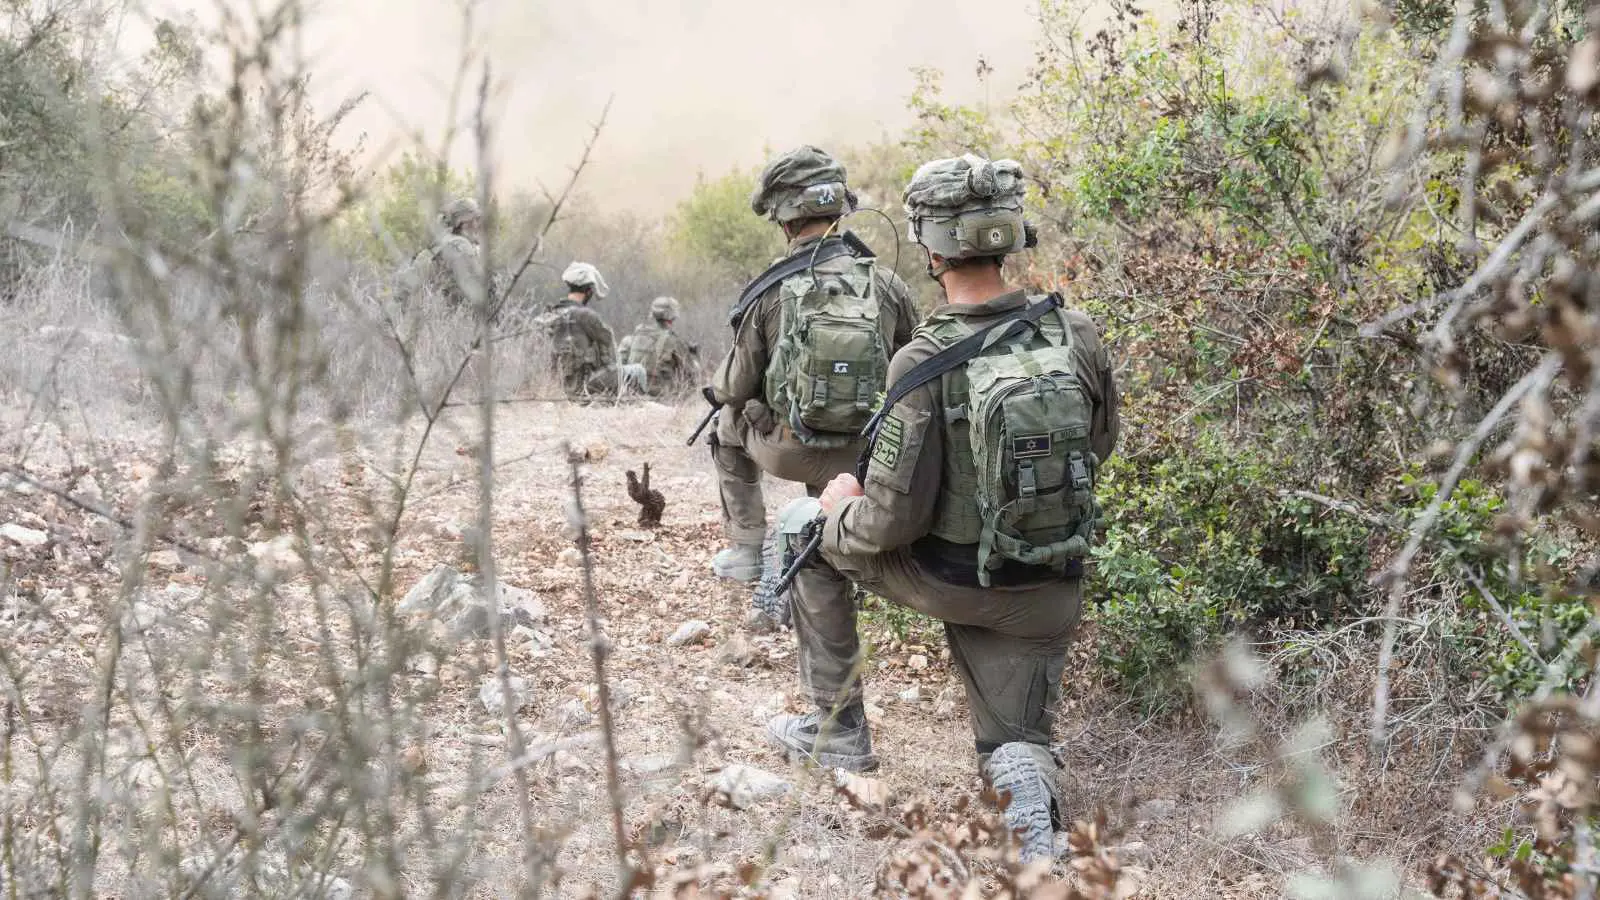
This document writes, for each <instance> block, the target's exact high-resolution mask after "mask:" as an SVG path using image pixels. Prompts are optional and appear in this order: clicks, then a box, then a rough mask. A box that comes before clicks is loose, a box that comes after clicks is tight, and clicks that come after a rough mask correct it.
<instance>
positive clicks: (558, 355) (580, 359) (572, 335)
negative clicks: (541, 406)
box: [545, 300, 599, 369]
mask: <svg viewBox="0 0 1600 900" xmlns="http://www.w3.org/2000/svg"><path fill="white" fill-rule="evenodd" d="M582 308H583V307H581V306H579V305H578V304H577V303H576V302H574V301H572V300H562V301H561V302H559V303H557V304H556V305H555V306H554V307H553V308H551V310H550V312H549V313H548V315H549V318H548V319H547V320H546V323H545V328H546V334H547V335H548V336H549V338H550V355H551V357H552V358H554V359H555V360H556V361H557V363H558V364H559V365H560V366H561V367H562V368H563V369H572V368H576V367H578V366H585V365H597V364H599V360H597V359H595V356H596V355H597V351H598V348H597V347H595V345H594V341H592V340H590V338H589V332H588V331H586V330H585V329H584V327H583V325H582V324H581V323H580V322H579V321H578V317H579V315H580V312H579V310H581V309H582Z"/></svg>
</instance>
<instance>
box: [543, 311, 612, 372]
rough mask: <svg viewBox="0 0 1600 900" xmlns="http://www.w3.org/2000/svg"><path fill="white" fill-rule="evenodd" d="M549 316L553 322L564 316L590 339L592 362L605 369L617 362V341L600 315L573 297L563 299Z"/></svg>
mask: <svg viewBox="0 0 1600 900" xmlns="http://www.w3.org/2000/svg"><path fill="white" fill-rule="evenodd" d="M548 315H549V316H551V318H552V320H554V319H556V318H559V317H562V316H567V317H570V318H571V319H572V322H573V324H574V325H575V326H576V327H577V329H578V331H579V332H581V333H582V334H583V335H584V337H587V338H588V339H589V354H590V359H589V361H590V362H593V363H594V364H596V365H598V366H601V367H604V366H609V365H612V364H613V363H615V362H616V361H617V343H616V340H617V339H616V337H615V336H614V335H613V334H612V333H611V328H610V327H609V326H608V325H606V323H605V320H603V319H601V318H600V314H599V313H597V312H595V311H594V310H592V309H590V308H589V307H588V306H587V305H585V304H582V303H579V302H577V301H576V300H573V299H572V298H571V297H563V298H561V300H560V301H558V302H557V303H556V305H555V306H552V307H550V312H549V313H548Z"/></svg>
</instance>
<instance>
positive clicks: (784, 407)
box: [765, 258, 889, 447]
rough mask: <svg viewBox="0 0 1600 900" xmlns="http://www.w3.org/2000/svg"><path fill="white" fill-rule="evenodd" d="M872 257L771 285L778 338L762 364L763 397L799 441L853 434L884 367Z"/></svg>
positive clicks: (868, 414) (821, 442) (838, 441)
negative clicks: (841, 268) (774, 289)
mask: <svg viewBox="0 0 1600 900" xmlns="http://www.w3.org/2000/svg"><path fill="white" fill-rule="evenodd" d="M873 267H874V262H873V260H871V259H870V258H867V259H862V258H857V259H855V260H854V261H853V262H852V264H851V265H850V268H849V269H847V270H846V271H844V272H819V271H817V270H816V269H815V268H812V269H810V270H807V271H801V272H799V273H798V274H794V275H791V276H789V277H788V278H785V279H784V280H783V281H782V282H781V283H780V285H779V288H778V311H779V316H780V319H779V326H778V342H777V346H776V347H775V348H774V349H773V353H772V357H771V361H770V362H769V363H768V366H767V371H766V378H765V382H766V397H765V400H766V403H767V406H768V407H770V408H771V409H772V411H773V414H774V415H776V416H779V417H781V418H782V420H783V421H784V422H786V423H787V424H788V425H789V427H790V429H791V430H793V431H794V433H795V436H796V437H797V438H799V440H800V441H801V443H804V444H808V445H812V446H820V447H842V446H845V445H848V444H850V443H853V442H854V441H856V440H859V438H860V434H861V430H862V428H863V426H865V425H866V423H867V422H868V421H869V420H870V419H871V418H872V410H873V406H874V404H875V403H876V401H877V397H878V394H879V393H880V392H882V390H883V388H884V381H885V380H886V379H887V377H888V371H889V348H888V346H887V344H886V341H885V340H884V336H883V328H882V323H881V321H880V319H881V317H882V311H881V310H880V308H879V299H878V291H877V287H876V281H877V280H876V278H875V277H874V271H873Z"/></svg>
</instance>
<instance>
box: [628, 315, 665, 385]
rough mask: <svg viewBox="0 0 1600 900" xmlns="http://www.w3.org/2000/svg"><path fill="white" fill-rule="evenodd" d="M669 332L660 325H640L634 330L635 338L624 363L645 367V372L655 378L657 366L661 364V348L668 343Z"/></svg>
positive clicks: (629, 346)
mask: <svg viewBox="0 0 1600 900" xmlns="http://www.w3.org/2000/svg"><path fill="white" fill-rule="evenodd" d="M667 334H668V332H667V330H666V329H664V328H662V327H660V326H658V325H649V324H645V325H640V326H639V327H638V328H635V329H634V330H633V338H632V339H631V340H629V341H628V351H627V353H626V354H624V356H623V359H622V361H623V362H624V363H627V364H629V365H638V366H644V370H645V371H646V372H649V373H650V374H651V376H652V377H653V376H654V375H655V373H656V366H657V365H659V364H660V362H661V348H662V347H663V346H664V345H665V344H666V342H667Z"/></svg>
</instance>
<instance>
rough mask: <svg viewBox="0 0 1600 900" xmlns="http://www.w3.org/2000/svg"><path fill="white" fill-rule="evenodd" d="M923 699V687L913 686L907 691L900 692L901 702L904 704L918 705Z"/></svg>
mask: <svg viewBox="0 0 1600 900" xmlns="http://www.w3.org/2000/svg"><path fill="white" fill-rule="evenodd" d="M921 699H922V687H921V685H915V684H913V685H912V686H911V687H910V688H908V689H907V690H903V691H901V692H900V700H901V701H902V702H904V703H916V702H917V701H919V700H921Z"/></svg>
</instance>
